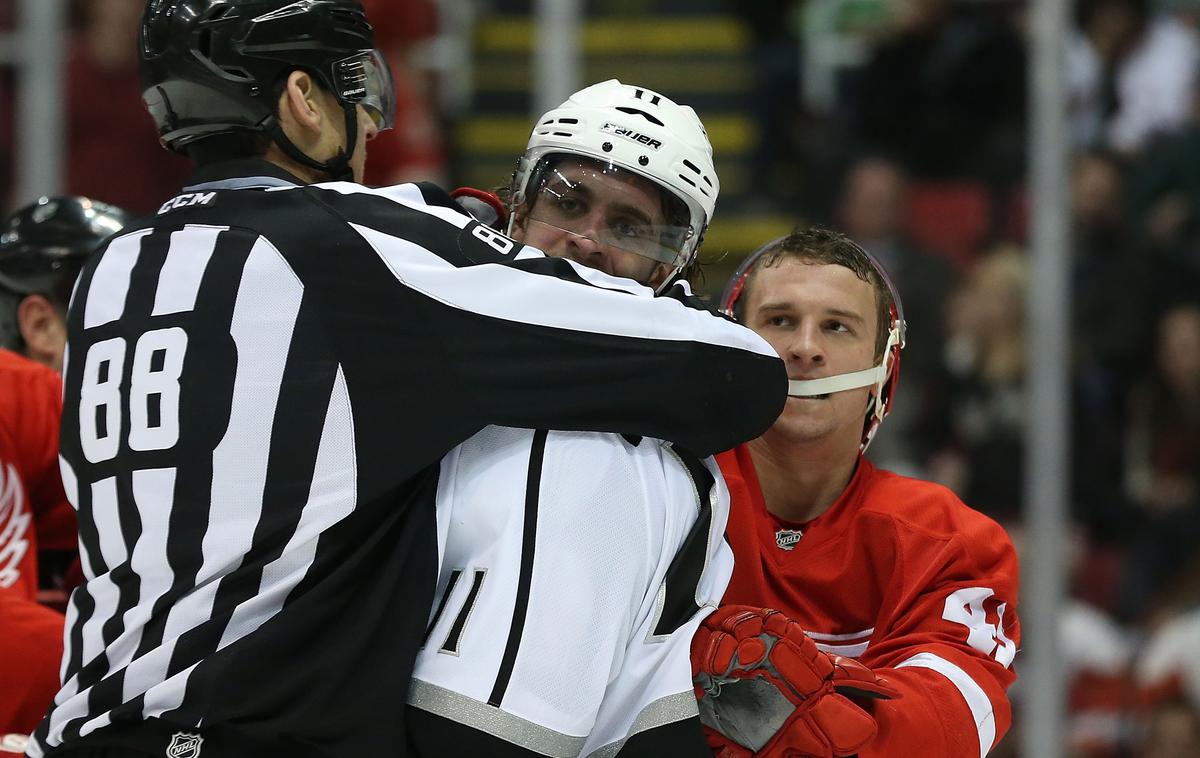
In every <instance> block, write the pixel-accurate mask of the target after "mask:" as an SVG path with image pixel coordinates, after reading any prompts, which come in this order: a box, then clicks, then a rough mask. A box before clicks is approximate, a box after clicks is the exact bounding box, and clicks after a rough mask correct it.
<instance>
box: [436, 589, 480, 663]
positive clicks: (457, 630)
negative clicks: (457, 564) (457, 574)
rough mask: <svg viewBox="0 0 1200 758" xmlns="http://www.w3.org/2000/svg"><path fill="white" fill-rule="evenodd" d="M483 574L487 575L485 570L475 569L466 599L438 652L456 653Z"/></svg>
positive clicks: (477, 594)
mask: <svg viewBox="0 0 1200 758" xmlns="http://www.w3.org/2000/svg"><path fill="white" fill-rule="evenodd" d="M485 576H487V571H486V570H484V569H475V578H474V579H473V580H472V581H471V590H470V592H468V593H467V601H466V602H465V603H463V606H462V608H460V609H459V611H458V617H457V618H455V619H454V625H453V626H451V627H450V632H449V634H447V635H446V641H445V642H443V643H442V646H441V647H440V648H438V652H439V653H450V654H451V655H458V643H459V640H460V639H462V632H463V628H464V627H465V626H466V625H467V619H469V618H470V617H471V610H472V609H473V608H474V607H475V599H476V598H478V597H479V590H480V588H482V587H483V578H484V577H485Z"/></svg>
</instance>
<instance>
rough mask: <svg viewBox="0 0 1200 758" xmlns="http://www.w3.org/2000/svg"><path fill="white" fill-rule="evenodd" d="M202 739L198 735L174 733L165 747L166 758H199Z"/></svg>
mask: <svg viewBox="0 0 1200 758" xmlns="http://www.w3.org/2000/svg"><path fill="white" fill-rule="evenodd" d="M202 742H204V738H203V737H201V736H200V735H198V734H188V733H187V732H175V734H173V735H171V744H170V745H168V746H167V758H200V743H202Z"/></svg>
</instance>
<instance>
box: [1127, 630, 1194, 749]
mask: <svg viewBox="0 0 1200 758" xmlns="http://www.w3.org/2000/svg"><path fill="white" fill-rule="evenodd" d="M1197 650H1200V609H1195V610H1191V611H1189V612H1187V613H1184V614H1181V615H1179V616H1176V617H1174V618H1172V619H1170V620H1168V621H1167V622H1166V623H1164V624H1162V625H1161V626H1160V627H1159V628H1158V629H1156V630H1155V631H1154V633H1153V634H1152V635H1151V636H1150V638H1149V640H1148V641H1147V643H1146V645H1145V648H1144V649H1143V651H1142V653H1141V655H1140V657H1139V659H1138V662H1137V677H1138V680H1139V683H1140V684H1141V687H1142V691H1143V693H1144V698H1145V701H1146V706H1147V712H1146V726H1147V729H1146V733H1145V735H1144V739H1143V741H1142V745H1141V750H1140V751H1139V752H1138V753H1137V755H1138V756H1139V757H1142V756H1144V758H1191V756H1195V755H1200V664H1198V663H1197V657H1196V651H1197Z"/></svg>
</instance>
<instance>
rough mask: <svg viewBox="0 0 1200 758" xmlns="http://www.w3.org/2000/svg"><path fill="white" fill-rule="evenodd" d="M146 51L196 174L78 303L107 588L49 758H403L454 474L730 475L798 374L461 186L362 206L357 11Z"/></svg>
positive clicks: (84, 620) (395, 190)
mask: <svg viewBox="0 0 1200 758" xmlns="http://www.w3.org/2000/svg"><path fill="white" fill-rule="evenodd" d="M139 53H140V57H141V68H142V78H143V97H144V99H145V102H146V105H147V107H148V108H149V110H150V113H151V115H152V116H153V117H154V119H155V121H156V122H157V124H158V127H159V131H160V135H161V138H162V141H163V143H164V144H165V145H166V146H167V147H169V148H171V149H172V150H176V151H179V152H183V153H186V154H187V155H188V156H189V157H190V158H191V159H192V160H193V161H194V162H195V163H196V165H197V169H196V173H195V174H194V176H193V177H192V179H191V180H190V182H189V184H188V185H187V186H185V187H184V188H183V190H182V192H181V193H180V194H178V195H177V196H175V197H173V198H164V202H163V204H162V206H161V208H160V209H159V211H158V212H157V214H156V215H154V216H153V217H150V218H148V219H145V220H142V221H135V222H134V223H133V224H131V225H130V226H128V227H126V228H125V229H124V230H123V231H122V233H121V234H120V235H119V236H116V237H114V238H113V239H112V240H110V242H109V243H108V245H107V246H106V247H105V248H104V249H103V250H102V251H101V253H100V254H99V255H97V256H96V257H95V258H93V259H92V260H91V261H90V262H89V263H88V265H87V266H86V267H85V268H84V270H83V273H82V274H81V275H80V278H79V281H78V284H77V286H76V293H75V295H74V298H73V302H72V306H71V309H70V311H69V316H68V329H69V340H68V346H67V361H66V368H65V375H64V385H65V391H64V411H63V427H62V451H61V452H62V471H63V478H64V484H65V486H66V490H67V495H68V498H69V499H70V501H71V503H72V504H73V505H74V506H75V508H76V510H77V511H78V514H79V528H80V545H81V553H82V556H83V566H84V573H85V575H86V578H87V581H86V584H85V585H84V586H83V587H81V588H80V589H79V590H77V591H76V592H75V594H74V595H73V597H72V599H71V603H70V605H69V607H68V610H67V620H66V624H67V626H66V638H65V652H64V660H63V664H62V673H63V685H62V690H61V691H60V692H59V693H58V695H57V696H56V698H55V701H54V705H53V706H52V707H51V709H50V711H49V713H48V714H47V716H46V718H45V720H44V721H43V722H42V724H41V725H40V726H39V727H38V728H37V730H36V732H35V733H34V735H33V738H32V740H31V742H30V744H29V747H28V752H27V755H28V756H31V757H32V758H40V756H43V755H48V756H105V757H106V758H112V757H114V756H143V755H144V756H162V755H167V756H170V758H214V757H220V758H227V757H228V758H250V757H253V758H273V757H274V756H287V758H307V757H308V756H326V757H335V758H343V757H344V758H351V757H352V758H365V757H370V758H374V757H376V756H400V755H403V754H404V753H405V742H406V739H405V734H404V720H403V718H401V714H400V712H401V707H402V706H401V704H403V703H404V702H405V698H406V695H407V692H406V690H407V687H408V681H409V678H410V675H411V669H412V664H413V659H414V656H415V654H416V651H417V649H418V646H419V645H420V644H421V638H422V636H423V633H424V625H425V622H426V620H427V619H428V617H429V611H430V606H431V602H432V595H433V590H434V583H435V577H436V574H437V569H438V566H437V565H436V564H437V545H436V542H437V540H436V524H435V516H434V498H435V495H436V492H437V489H438V461H439V459H440V458H441V457H442V456H443V455H444V454H445V453H446V452H447V451H449V450H450V449H451V448H453V447H454V446H456V445H458V444H459V443H461V442H463V441H464V440H466V439H467V438H468V437H470V436H471V435H473V434H474V433H475V432H477V431H479V430H480V429H482V428H483V427H484V426H487V425H490V424H496V425H506V426H515V427H529V428H553V429H562V430H594V431H611V432H622V433H627V434H631V435H645V436H649V437H656V438H664V439H667V440H671V441H674V442H677V443H679V444H681V445H683V446H685V447H687V448H689V449H691V450H693V451H695V452H696V453H698V454H702V455H703V454H708V453H711V452H714V451H717V450H722V449H725V448H728V447H732V446H733V445H735V444H737V443H739V442H742V441H745V440H748V439H750V438H753V437H755V436H757V435H758V434H760V433H761V432H762V431H763V430H765V429H766V428H767V427H768V426H769V425H770V423H771V422H772V421H773V420H774V419H775V418H776V417H777V415H778V414H779V412H780V410H781V408H782V406H783V403H784V400H785V394H786V377H785V373H784V370H783V365H782V363H781V362H780V361H779V359H778V358H777V357H776V356H775V354H774V351H772V350H771V348H770V347H769V346H768V345H767V344H766V343H765V342H764V341H762V340H761V339H760V338H758V337H757V336H755V335H754V334H753V333H751V332H749V331H748V330H746V329H744V328H742V327H740V326H737V325H735V324H733V323H731V322H729V321H727V320H725V319H724V318H721V317H717V316H713V315H711V314H709V313H708V312H707V311H703V310H697V309H694V308H689V307H687V306H686V305H685V304H683V303H682V302H680V301H678V300H675V299H671V298H653V297H651V296H650V295H651V291H650V290H649V289H648V288H645V289H642V290H637V291H633V292H631V291H629V290H628V289H610V288H604V287H600V286H593V285H591V284H589V283H588V280H587V278H586V277H584V276H581V275H580V273H579V271H578V270H577V269H576V268H575V267H574V266H573V264H571V263H568V262H567V261H564V260H557V259H549V258H546V257H544V256H542V255H541V254H540V253H539V252H537V251H535V250H532V249H531V248H527V247H525V246H523V245H521V244H520V243H517V242H514V241H513V240H511V239H509V238H508V237H505V236H503V235H501V234H500V233H498V232H495V231H493V230H491V229H489V228H488V227H486V226H482V225H480V224H479V223H477V222H475V221H473V220H472V219H471V218H470V217H468V216H467V215H465V214H463V213H462V212H461V209H460V208H459V207H458V206H457V205H456V204H455V203H454V201H453V200H451V199H450V198H449V197H448V196H447V195H446V194H445V193H443V192H442V191H441V190H440V189H438V188H436V187H433V186H430V185H426V184H416V185H403V186H398V187H392V188H388V189H384V190H372V189H367V188H365V187H363V186H362V185H361V184H358V183H357V182H358V181H359V180H360V179H361V177H362V172H363V165H364V162H365V158H366V147H367V144H366V143H367V142H368V141H369V140H371V139H372V138H373V137H374V136H375V135H376V134H377V133H378V132H379V131H380V130H382V129H386V128H388V127H389V126H390V125H391V121H392V117H393V113H392V93H393V85H392V82H391V79H390V75H389V72H388V68H387V64H386V63H385V61H384V60H383V58H382V56H381V55H380V54H379V53H378V52H377V51H375V50H374V43H373V35H372V31H371V27H370V25H369V24H368V22H367V19H366V17H365V14H364V12H363V9H362V7H361V5H360V4H359V2H357V0H151V1H150V2H149V3H148V4H147V6H146V10H145V15H144V18H143V21H142V26H141V31H140V36H139ZM614 138H619V137H614ZM680 170H681V171H682V170H684V169H680ZM695 232H696V233H697V234H699V230H695ZM665 395H669V396H670V398H671V400H670V401H669V402H664V401H663V398H664V396H665Z"/></svg>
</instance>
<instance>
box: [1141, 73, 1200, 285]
mask: <svg viewBox="0 0 1200 758" xmlns="http://www.w3.org/2000/svg"><path fill="white" fill-rule="evenodd" d="M1197 92H1200V79H1198V80H1197V81H1196V82H1194V84H1193V88H1192V93H1193V94H1192V108H1191V113H1190V116H1189V118H1188V121H1187V123H1186V124H1185V125H1184V126H1183V127H1182V128H1181V130H1180V131H1179V133H1178V134H1174V135H1170V136H1169V137H1167V138H1165V139H1162V140H1158V141H1156V142H1155V143H1153V144H1151V145H1150V146H1149V147H1147V149H1146V152H1145V154H1144V155H1143V156H1141V157H1140V159H1139V160H1138V161H1137V162H1136V163H1135V164H1134V165H1133V166H1132V167H1131V168H1132V172H1131V182H1130V189H1131V192H1130V202H1131V205H1132V209H1133V213H1134V217H1135V218H1136V219H1137V224H1138V233H1139V235H1140V236H1141V237H1142V239H1143V242H1144V244H1145V246H1146V247H1147V250H1148V252H1149V253H1150V261H1151V263H1152V273H1153V275H1154V283H1153V286H1152V289H1153V291H1154V292H1155V293H1156V295H1157V296H1158V297H1159V298H1161V299H1162V300H1163V301H1165V302H1171V301H1173V300H1176V299H1178V298H1179V297H1181V296H1187V295H1188V294H1189V293H1194V292H1197V291H1200V98H1197V97H1196V93H1197Z"/></svg>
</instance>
